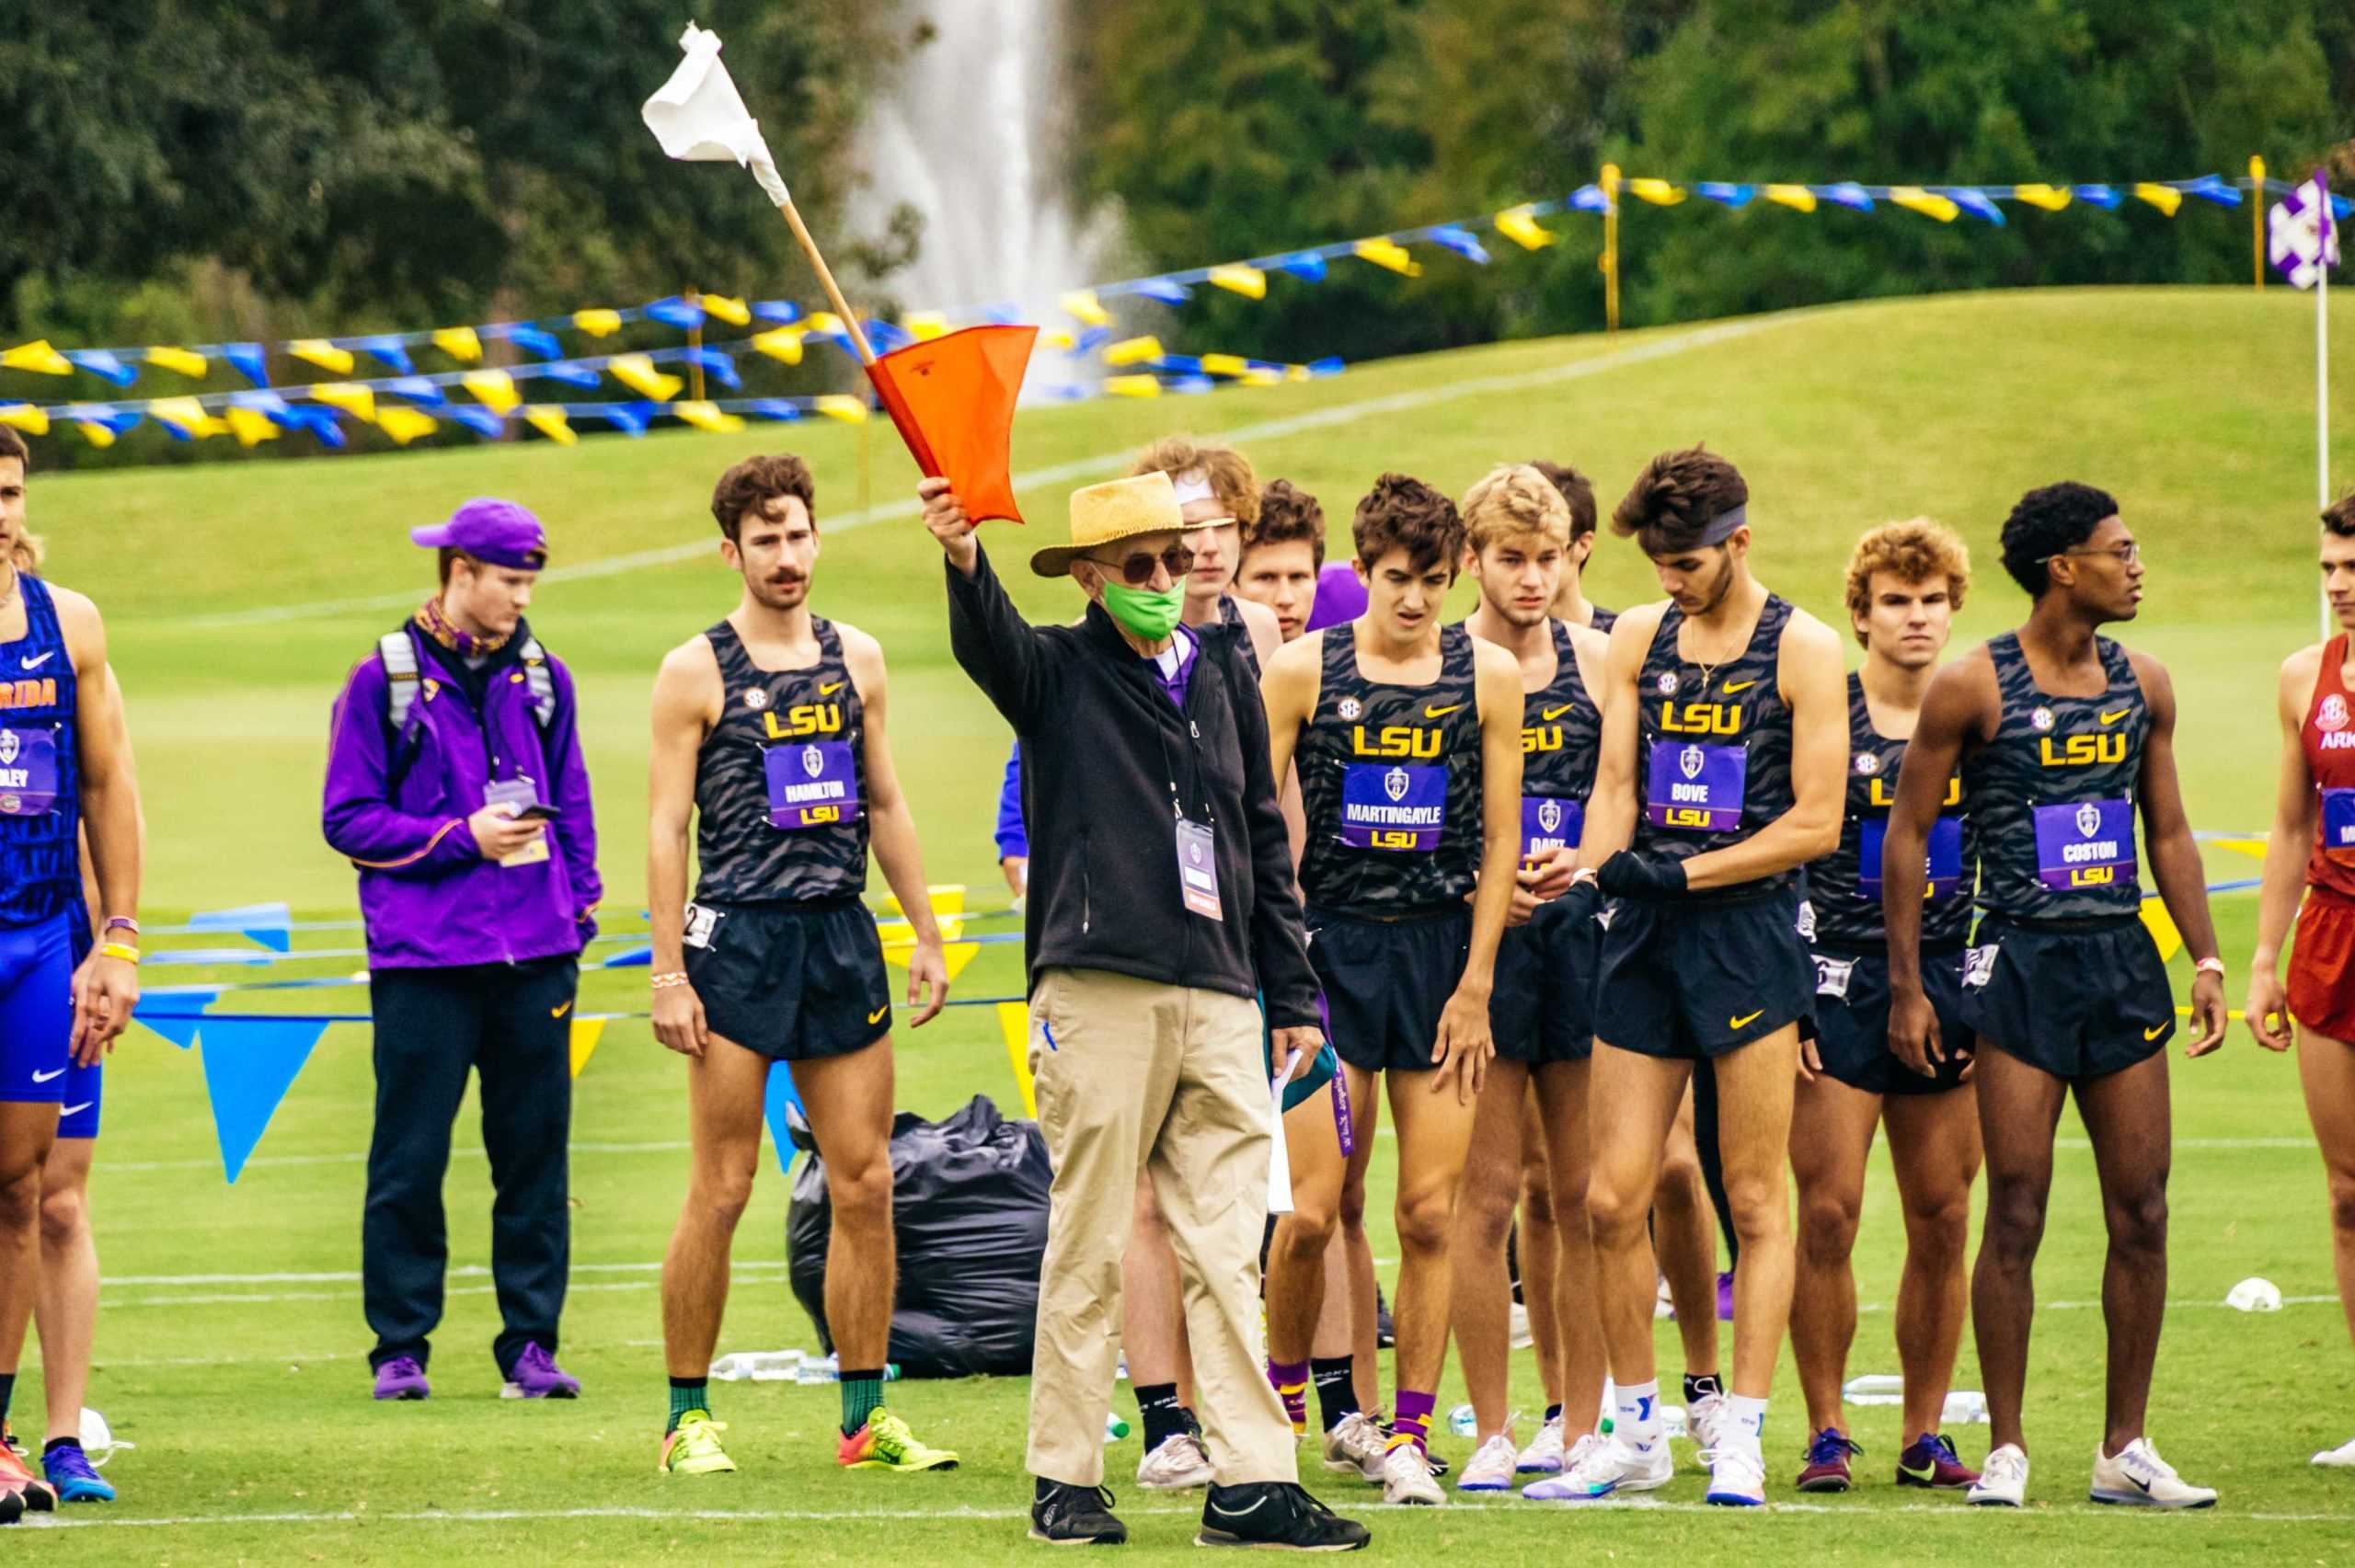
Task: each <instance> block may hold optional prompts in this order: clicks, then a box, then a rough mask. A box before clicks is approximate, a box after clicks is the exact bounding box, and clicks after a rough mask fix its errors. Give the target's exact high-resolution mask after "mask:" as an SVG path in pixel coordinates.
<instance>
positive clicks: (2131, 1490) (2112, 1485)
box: [2090, 1437, 2216, 1508]
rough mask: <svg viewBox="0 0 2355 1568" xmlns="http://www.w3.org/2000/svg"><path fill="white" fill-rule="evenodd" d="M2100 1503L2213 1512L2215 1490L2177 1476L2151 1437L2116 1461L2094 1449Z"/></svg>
mask: <svg viewBox="0 0 2355 1568" xmlns="http://www.w3.org/2000/svg"><path fill="white" fill-rule="evenodd" d="M2090 1495H2091V1496H2092V1498H2093V1500H2094V1501H2095V1502H2097V1503H2124V1504H2127V1505H2131V1506H2134V1507H2138V1508H2212V1507H2214V1506H2215V1505H2216V1489H2215V1488H2214V1487H2212V1486H2194V1485H2192V1484H2191V1483H2190V1482H2187V1481H2185V1480H2184V1479H2183V1478H2182V1477H2181V1476H2179V1475H2177V1474H2176V1472H2175V1466H2173V1465H2171V1464H2169V1463H2167V1461H2166V1460H2165V1459H2161V1458H2159V1450H2158V1449H2156V1448H2153V1447H2151V1440H2150V1439H2149V1438H2148V1437H2137V1438H2135V1439H2134V1440H2133V1441H2132V1442H2131V1443H2129V1444H2127V1445H2126V1447H2125V1448H2123V1449H2122V1450H2121V1451H2120V1452H2119V1455H2118V1457H2117V1458H2116V1459H2109V1458H2107V1457H2105V1456H2104V1455H2103V1453H2102V1451H2101V1445H2100V1444H2098V1443H2097V1444H2095V1445H2094V1484H2093V1491H2092V1493H2091V1494H2090Z"/></svg>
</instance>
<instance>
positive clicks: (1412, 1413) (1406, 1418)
mask: <svg viewBox="0 0 2355 1568" xmlns="http://www.w3.org/2000/svg"><path fill="white" fill-rule="evenodd" d="M1438 1402H1439V1396H1438V1395H1437V1394H1430V1393H1425V1392H1423V1391H1421V1390H1419V1389H1400V1390H1399V1391H1398V1413H1397V1414H1396V1416H1394V1417H1393V1418H1392V1419H1391V1423H1390V1447H1391V1448H1397V1447H1398V1446H1399V1445H1400V1444H1402V1443H1412V1444H1414V1445H1415V1447H1416V1448H1420V1449H1421V1450H1422V1451H1423V1452H1425V1453H1429V1452H1430V1423H1431V1407H1432V1406H1433V1405H1435V1404H1437V1403H1438Z"/></svg>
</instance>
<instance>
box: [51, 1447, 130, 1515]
mask: <svg viewBox="0 0 2355 1568" xmlns="http://www.w3.org/2000/svg"><path fill="white" fill-rule="evenodd" d="M40 1468H41V1470H42V1471H43V1472H44V1473H45V1474H47V1475H48V1477H49V1483H50V1484H51V1485H52V1486H54V1487H55V1488H57V1500H58V1501H59V1502H61V1503H111V1502H113V1501H114V1488H113V1487H112V1486H110V1485H109V1484H108V1483H107V1480H106V1478H105V1477H104V1476H102V1475H100V1474H99V1473H98V1469H97V1467H95V1466H94V1465H92V1464H91V1463H90V1456H89V1455H87V1454H86V1453H84V1452H83V1451H82V1445H81V1444H79V1443H60V1444H59V1445H58V1446H57V1447H56V1448H52V1449H50V1450H49V1451H48V1452H47V1453H44V1454H43V1455H41V1457H40Z"/></svg>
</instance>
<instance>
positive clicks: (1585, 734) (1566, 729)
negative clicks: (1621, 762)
mask: <svg viewBox="0 0 2355 1568" xmlns="http://www.w3.org/2000/svg"><path fill="white" fill-rule="evenodd" d="M1596 618H1597V619H1598V620H1599V619H1601V618H1602V612H1599V611H1598V612H1596ZM1549 624H1551V625H1552V626H1553V628H1554V679H1553V680H1551V681H1548V682H1546V683H1545V686H1543V687H1542V688H1540V689H1539V690H1537V691H1534V692H1529V693H1527V694H1526V695H1524V696H1523V697H1522V700H1521V855H1522V859H1523V860H1528V859H1531V858H1533V857H1535V856H1540V855H1551V854H1552V853H1554V852H1555V851H1556V850H1558V849H1562V848H1564V847H1566V846H1567V847H1568V848H1571V849H1576V848H1577V847H1578V842H1579V835H1580V833H1582V832H1584V831H1585V830H1586V799H1587V796H1588V795H1591V794H1592V793H1593V791H1594V764H1595V757H1596V753H1597V750H1598V749H1599V748H1600V746H1601V744H1602V740H1603V712H1602V710H1601V709H1599V708H1597V707H1596V706H1595V705H1594V698H1593V697H1592V696H1591V695H1590V694H1589V693H1588V692H1587V689H1586V682H1585V681H1581V680H1580V679H1579V656H1578V650H1577V649H1576V648H1574V647H1571V646H1570V633H1569V628H1568V626H1566V625H1564V624H1562V623H1561V622H1559V621H1555V622H1552V623H1549Z"/></svg>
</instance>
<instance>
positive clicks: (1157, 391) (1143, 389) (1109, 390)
mask: <svg viewBox="0 0 2355 1568" xmlns="http://www.w3.org/2000/svg"><path fill="white" fill-rule="evenodd" d="M1104 392H1105V395H1107V396H1110V397H1158V396H1160V395H1161V383H1159V382H1157V381H1155V380H1154V379H1153V377H1151V376H1149V375H1111V376H1106V377H1105V378H1104Z"/></svg>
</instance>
